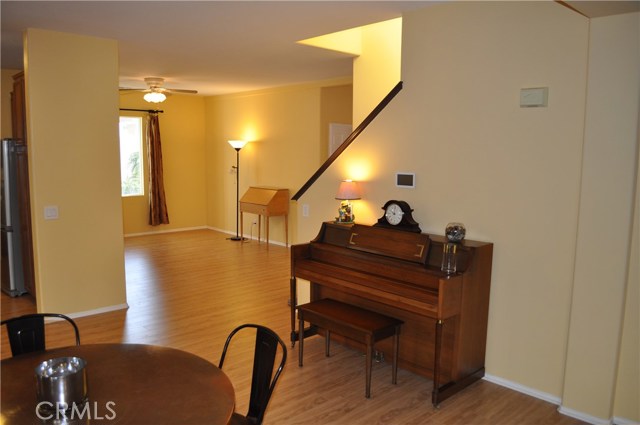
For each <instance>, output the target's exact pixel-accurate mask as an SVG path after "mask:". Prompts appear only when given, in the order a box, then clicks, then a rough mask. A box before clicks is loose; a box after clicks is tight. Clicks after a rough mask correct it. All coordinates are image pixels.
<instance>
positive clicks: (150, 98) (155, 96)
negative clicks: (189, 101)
mask: <svg viewBox="0 0 640 425" xmlns="http://www.w3.org/2000/svg"><path fill="white" fill-rule="evenodd" d="M143 98H144V100H146V101H147V102H150V103H160V102H164V101H165V99H166V98H167V96H165V94H164V93H160V92H157V91H152V92H151V93H146V94H145V95H144V96H143Z"/></svg>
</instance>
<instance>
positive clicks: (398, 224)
mask: <svg viewBox="0 0 640 425" xmlns="http://www.w3.org/2000/svg"><path fill="white" fill-rule="evenodd" d="M382 209H383V210H384V214H383V215H382V217H380V218H379V219H378V222H377V223H376V224H374V226H377V227H387V228H390V229H398V230H405V231H407V232H415V233H422V230H421V229H420V225H419V224H418V223H417V222H416V221H415V220H414V219H413V216H412V215H411V213H412V212H413V209H411V207H410V206H409V204H407V203H406V202H405V201H396V200H391V201H387V202H386V203H385V204H384V206H383V207H382Z"/></svg>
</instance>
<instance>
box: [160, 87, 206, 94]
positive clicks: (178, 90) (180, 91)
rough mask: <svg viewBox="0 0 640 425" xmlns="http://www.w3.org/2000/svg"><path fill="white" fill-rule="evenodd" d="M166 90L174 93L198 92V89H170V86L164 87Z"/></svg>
mask: <svg viewBox="0 0 640 425" xmlns="http://www.w3.org/2000/svg"><path fill="white" fill-rule="evenodd" d="M164 90H165V91H168V92H173V93H190V94H197V93H198V90H186V89H170V88H164Z"/></svg>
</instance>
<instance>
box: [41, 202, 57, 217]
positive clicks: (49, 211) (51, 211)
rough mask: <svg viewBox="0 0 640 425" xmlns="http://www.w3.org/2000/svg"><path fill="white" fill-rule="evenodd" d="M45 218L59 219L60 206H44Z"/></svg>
mask: <svg viewBox="0 0 640 425" xmlns="http://www.w3.org/2000/svg"><path fill="white" fill-rule="evenodd" d="M44 219H45V220H57V219H58V206H57V205H50V206H46V207H44Z"/></svg>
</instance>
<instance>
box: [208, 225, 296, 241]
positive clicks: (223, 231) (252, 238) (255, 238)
mask: <svg viewBox="0 0 640 425" xmlns="http://www.w3.org/2000/svg"><path fill="white" fill-rule="evenodd" d="M207 229H209V230H214V231H216V232H220V233H225V234H227V235H232V236H235V235H236V233H235V232H232V231H229V230H224V229H218V228H217V227H210V226H207ZM244 237H245V238H246V239H249V240H252V241H257V240H258V237H257V236H253V235H251V236H250V237H248V236H247V235H246V234H245V235H244ZM261 242H265V241H261ZM269 244H271V245H279V246H287V245H286V244H285V243H284V242H278V241H269Z"/></svg>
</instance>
